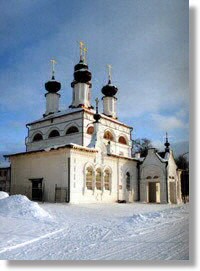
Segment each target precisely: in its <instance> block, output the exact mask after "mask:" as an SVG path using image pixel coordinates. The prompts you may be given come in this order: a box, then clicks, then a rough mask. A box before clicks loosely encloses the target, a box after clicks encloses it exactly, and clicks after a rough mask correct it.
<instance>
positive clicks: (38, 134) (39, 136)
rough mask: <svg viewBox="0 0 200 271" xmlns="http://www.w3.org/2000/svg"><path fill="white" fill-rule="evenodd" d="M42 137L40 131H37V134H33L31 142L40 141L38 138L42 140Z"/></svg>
mask: <svg viewBox="0 0 200 271" xmlns="http://www.w3.org/2000/svg"><path fill="white" fill-rule="evenodd" d="M42 139H43V137H42V135H41V134H40V133H37V134H36V135H34V137H33V142H35V141H40V140H42Z"/></svg>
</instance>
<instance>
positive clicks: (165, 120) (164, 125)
mask: <svg viewBox="0 0 200 271" xmlns="http://www.w3.org/2000/svg"><path fill="white" fill-rule="evenodd" d="M151 117H152V120H153V122H154V124H155V127H157V128H158V129H160V130H162V131H172V130H174V129H186V128H188V126H187V124H186V123H184V122H183V121H182V120H181V119H180V118H178V117H176V116H164V115H160V114H151Z"/></svg>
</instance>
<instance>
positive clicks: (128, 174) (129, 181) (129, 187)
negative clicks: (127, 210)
mask: <svg viewBox="0 0 200 271" xmlns="http://www.w3.org/2000/svg"><path fill="white" fill-rule="evenodd" d="M126 189H127V190H128V191H130V190H131V176H130V173H129V172H127V173H126Z"/></svg>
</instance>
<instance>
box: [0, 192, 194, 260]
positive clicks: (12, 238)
mask: <svg viewBox="0 0 200 271" xmlns="http://www.w3.org/2000/svg"><path fill="white" fill-rule="evenodd" d="M4 196H5V197H4ZM4 196H1V193H0V220H1V224H0V234H1V241H0V259H1V260H188V259H189V204H185V205H161V204H160V205H159V204H142V203H133V204H117V203H116V204H115V203H114V204H80V205H72V204H50V203H45V204H42V203H41V204H38V203H35V202H32V201H30V200H28V199H27V198H26V197H25V196H21V195H15V196H10V197H8V196H6V195H4Z"/></svg>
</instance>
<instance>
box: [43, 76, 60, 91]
mask: <svg viewBox="0 0 200 271" xmlns="http://www.w3.org/2000/svg"><path fill="white" fill-rule="evenodd" d="M45 89H46V90H47V91H48V92H50V93H56V92H58V91H59V90H60V89H61V83H60V82H58V81H55V78H54V76H52V80H51V81H48V82H46V83H45Z"/></svg>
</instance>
